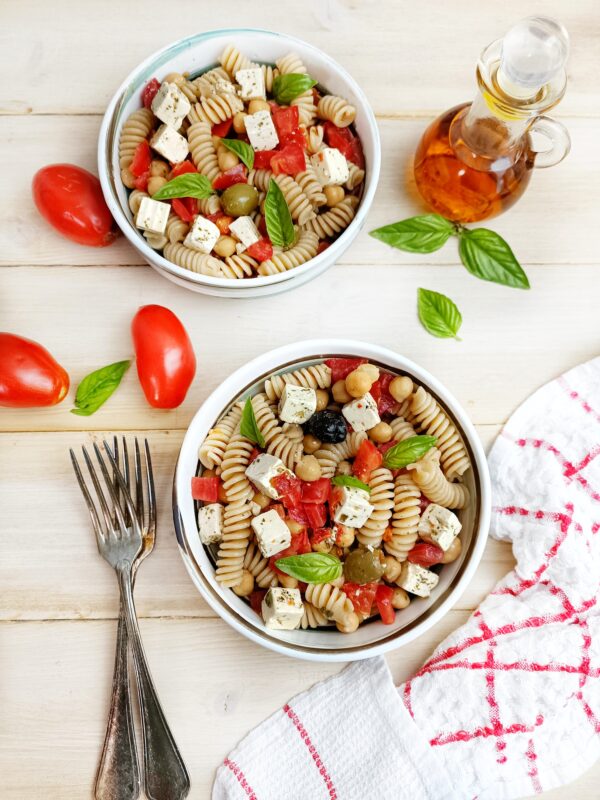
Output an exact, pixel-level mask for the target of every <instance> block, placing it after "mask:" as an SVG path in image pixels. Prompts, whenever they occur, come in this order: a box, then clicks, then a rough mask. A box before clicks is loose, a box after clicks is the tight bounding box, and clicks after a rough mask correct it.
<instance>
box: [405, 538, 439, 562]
mask: <svg viewBox="0 0 600 800" xmlns="http://www.w3.org/2000/svg"><path fill="white" fill-rule="evenodd" d="M443 558H444V551H443V550H442V548H441V547H438V546H437V544H430V543H429V542H419V543H418V544H416V545H415V546H414V547H413V549H412V550H411V551H410V552H409V554H408V556H407V560H408V561H410V562H411V564H419V565H420V566H421V567H430V566H431V565H432V564H440V563H441V561H442V559H443Z"/></svg>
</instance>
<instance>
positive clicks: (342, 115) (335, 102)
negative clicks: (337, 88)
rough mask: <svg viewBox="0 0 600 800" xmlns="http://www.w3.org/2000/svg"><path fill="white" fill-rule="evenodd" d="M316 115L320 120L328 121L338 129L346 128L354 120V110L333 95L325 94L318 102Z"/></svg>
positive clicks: (341, 98) (347, 103) (344, 101)
mask: <svg viewBox="0 0 600 800" xmlns="http://www.w3.org/2000/svg"><path fill="white" fill-rule="evenodd" d="M317 113H318V115H319V116H320V117H322V119H328V120H330V121H331V122H333V124H334V125H337V127H338V128H347V127H348V125H351V124H352V123H353V122H354V120H355V119H356V108H355V107H354V106H353V105H351V104H350V103H349V102H348V101H347V100H344V98H343V97H338V96H337V95H335V94H326V95H324V96H323V97H322V98H321V99H320V100H319V105H318V106H317Z"/></svg>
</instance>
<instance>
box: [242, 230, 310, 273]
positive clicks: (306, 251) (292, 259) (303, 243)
mask: <svg viewBox="0 0 600 800" xmlns="http://www.w3.org/2000/svg"><path fill="white" fill-rule="evenodd" d="M318 248H319V238H318V236H317V234H316V233H314V232H313V231H307V230H301V231H300V235H299V237H298V241H297V242H296V244H295V245H293V247H291V248H290V249H289V250H285V251H279V252H274V253H273V255H272V256H271V258H270V259H269V260H268V261H263V262H262V263H261V264H260V265H259V267H258V270H257V271H258V274H259V275H275V274H276V273H278V272H285V271H286V270H289V269H294V267H299V266H300V264H305V263H306V262H307V261H310V259H311V258H314V257H315V256H316V254H317V250H318Z"/></svg>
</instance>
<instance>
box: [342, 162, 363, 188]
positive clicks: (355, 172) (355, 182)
mask: <svg viewBox="0 0 600 800" xmlns="http://www.w3.org/2000/svg"><path fill="white" fill-rule="evenodd" d="M348 172H349V173H350V174H349V176H348V180H347V181H346V189H349V190H350V191H353V190H354V189H356V187H357V186H360V184H361V183H362V182H363V181H364V179H365V171H364V169H361V168H360V167H357V166H356V164H353V163H352V162H351V161H348Z"/></svg>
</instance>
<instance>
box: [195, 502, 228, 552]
mask: <svg viewBox="0 0 600 800" xmlns="http://www.w3.org/2000/svg"><path fill="white" fill-rule="evenodd" d="M223 513H224V512H223V506H222V505H221V504H220V503H209V504H208V505H206V506H202V508H200V509H198V532H199V534H200V540H201V542H202V544H214V542H220V541H221V539H222V538H223Z"/></svg>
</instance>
